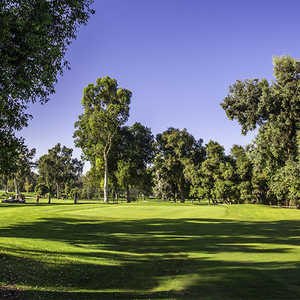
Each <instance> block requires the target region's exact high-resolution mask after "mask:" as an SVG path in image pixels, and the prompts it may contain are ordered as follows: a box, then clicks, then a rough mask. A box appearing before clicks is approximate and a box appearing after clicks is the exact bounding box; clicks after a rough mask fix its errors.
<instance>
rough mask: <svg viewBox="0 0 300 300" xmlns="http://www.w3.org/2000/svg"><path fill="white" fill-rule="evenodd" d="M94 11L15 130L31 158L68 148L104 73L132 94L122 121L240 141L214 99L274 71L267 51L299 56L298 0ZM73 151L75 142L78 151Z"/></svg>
mask: <svg viewBox="0 0 300 300" xmlns="http://www.w3.org/2000/svg"><path fill="white" fill-rule="evenodd" d="M94 8H95V10H96V14H95V15H94V16H92V18H91V19H90V21H89V23H88V25H87V26H85V27H82V28H81V29H80V31H79V33H78V37H77V40H76V41H74V42H73V44H72V45H71V47H70V49H69V51H68V54H67V58H68V60H69V61H70V63H71V71H66V72H65V74H64V76H63V77H62V78H60V80H59V83H58V84H57V86H56V94H55V95H53V96H52V98H51V101H49V103H47V104H46V105H44V106H41V105H39V104H35V105H33V106H32V107H31V112H32V114H33V116H34V119H33V120H32V121H31V122H30V125H29V127H28V128H26V129H24V130H23V131H22V132H21V135H22V136H23V137H25V138H26V142H27V144H28V145H29V147H31V148H32V147H35V148H37V157H38V156H40V155H42V154H44V153H46V152H47V150H48V149H49V148H51V147H53V146H54V145H55V144H56V143H57V142H60V143H62V144H64V145H66V146H68V147H74V144H73V138H72V135H73V132H74V122H75V121H76V120H77V118H78V115H79V114H80V113H81V112H82V109H81V105H80V101H81V96H82V91H83V88H84V87H85V86H86V85H87V84H88V83H92V82H95V80H96V78H98V77H103V76H106V75H108V76H111V77H113V78H116V79H117V80H118V82H119V85H120V86H121V87H125V88H128V89H130V90H131V91H132V92H133V97H132V104H131V111H130V120H129V123H128V124H129V125H130V124H132V123H134V122H136V121H138V122H141V123H142V124H144V125H146V126H148V127H150V128H151V129H152V132H153V133H154V134H157V133H159V132H162V131H164V130H166V129H167V128H168V127H170V126H172V127H176V128H180V129H182V128H187V130H188V131H189V132H190V133H192V134H193V135H194V136H195V137H196V138H203V139H204V141H205V143H207V142H208V141H209V140H210V139H213V140H216V141H218V142H219V143H221V144H222V145H223V146H225V148H226V149H227V150H229V149H230V147H231V146H232V145H233V144H235V143H236V144H242V145H245V144H247V143H248V142H250V140H251V138H252V137H253V135H250V136H246V137H243V136H242V135H241V134H240V127H239V125H238V124H237V123H236V122H233V121H230V120H228V119H227V118H226V115H225V113H224V111H223V110H222V108H221V107H220V105H219V104H220V102H221V101H222V99H223V98H224V97H225V96H226V94H227V93H228V86H229V85H230V84H232V83H233V82H234V81H235V80H236V79H246V78H262V77H266V78H268V79H270V80H271V79H272V72H273V71H272V56H274V55H277V56H280V55H290V56H293V57H295V58H300V26H299V25H300V18H299V11H300V1H289V0H286V1H276V0H275V1H274V0H273V1H269V0H261V1H258V0H252V1H246V0H245V1H240V0H227V1H222V0H218V1H217V0H210V1H205V0H203V1H202V0H95V4H94ZM75 155H76V156H77V157H79V156H80V150H78V149H77V150H75Z"/></svg>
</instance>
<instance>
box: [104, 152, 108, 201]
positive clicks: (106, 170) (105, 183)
mask: <svg viewBox="0 0 300 300" xmlns="http://www.w3.org/2000/svg"><path fill="white" fill-rule="evenodd" d="M107 180H108V164H107V157H106V156H105V155H104V185H103V192H104V202H105V203H108V197H107Z"/></svg>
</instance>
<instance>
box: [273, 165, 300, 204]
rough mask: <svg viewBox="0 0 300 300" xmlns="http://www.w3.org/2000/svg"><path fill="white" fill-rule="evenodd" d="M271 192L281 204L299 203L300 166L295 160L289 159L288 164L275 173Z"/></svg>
mask: <svg viewBox="0 0 300 300" xmlns="http://www.w3.org/2000/svg"><path fill="white" fill-rule="evenodd" d="M270 190H271V192H272V193H273V194H274V195H275V196H276V198H277V201H278V203H279V204H281V205H283V204H284V205H286V206H290V205H298V204H299V199H300V166H299V163H297V162H294V161H287V163H286V165H285V166H284V167H282V168H281V169H279V170H278V172H276V174H274V176H273V177H272V179H271V184H270Z"/></svg>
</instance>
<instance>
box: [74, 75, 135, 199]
mask: <svg viewBox="0 0 300 300" xmlns="http://www.w3.org/2000/svg"><path fill="white" fill-rule="evenodd" d="M130 100H131V92H130V91H129V90H127V89H123V88H119V87H118V83H117V81H116V80H115V79H112V78H110V77H108V76H107V77H103V78H98V79H97V80H96V84H95V85H94V84H89V85H88V86H87V87H86V88H85V89H84V92H83V98H82V101H81V103H82V106H83V109H84V112H83V114H81V115H80V116H79V118H78V121H77V122H76V123H75V128H76V130H75V133H74V138H75V145H76V146H77V147H80V148H81V149H82V151H83V153H84V155H85V158H86V159H88V160H89V161H90V162H91V164H92V166H95V165H96V163H97V160H100V161H102V162H103V163H104V200H105V202H108V195H107V185H108V182H107V181H108V160H109V154H110V150H111V147H112V145H113V140H114V139H115V138H116V136H117V134H118V131H119V130H120V127H121V126H122V125H123V124H124V123H125V122H126V121H127V120H128V117H129V104H130Z"/></svg>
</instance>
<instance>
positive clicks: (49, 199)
mask: <svg viewBox="0 0 300 300" xmlns="http://www.w3.org/2000/svg"><path fill="white" fill-rule="evenodd" d="M48 204H51V193H50V192H49V195H48Z"/></svg>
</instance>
